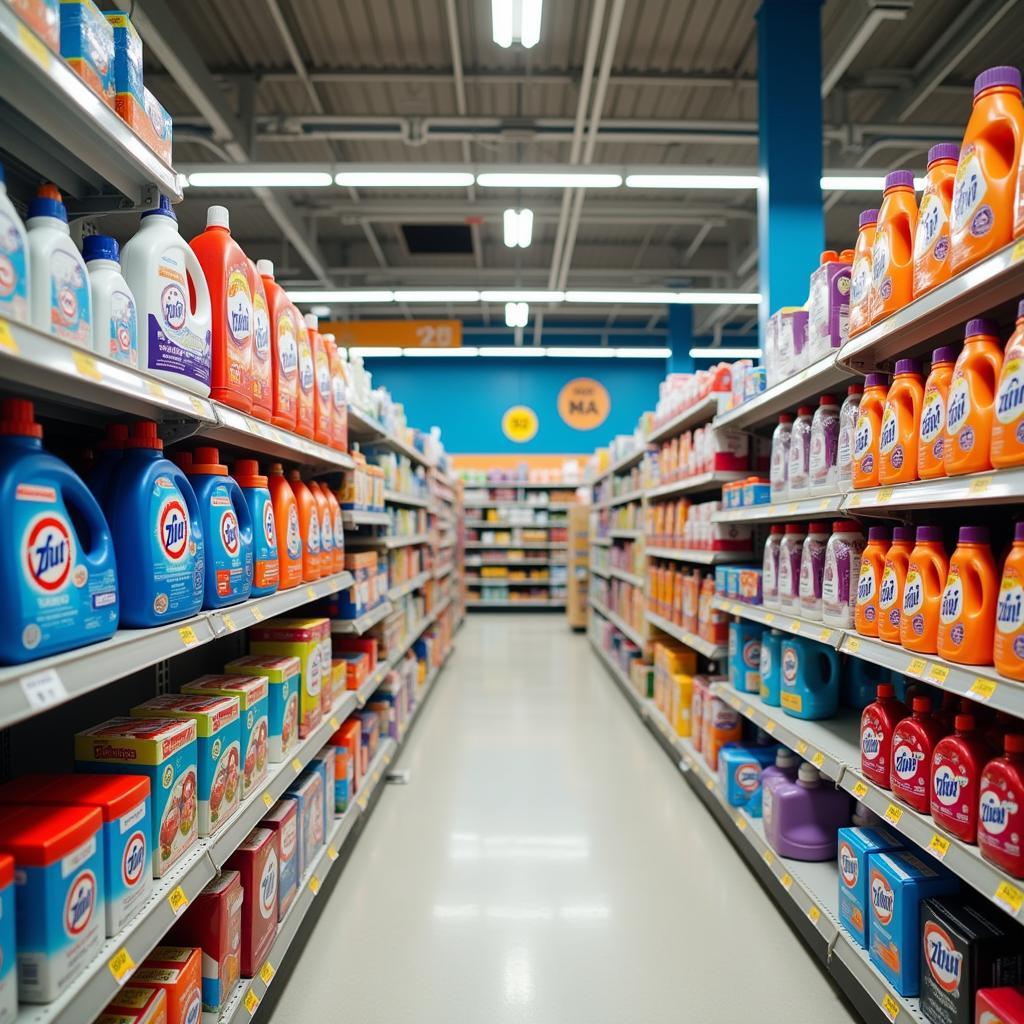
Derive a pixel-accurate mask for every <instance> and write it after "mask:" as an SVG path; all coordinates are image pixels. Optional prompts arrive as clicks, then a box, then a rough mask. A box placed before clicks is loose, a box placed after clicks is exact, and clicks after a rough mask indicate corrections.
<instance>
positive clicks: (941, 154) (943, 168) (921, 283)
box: [914, 142, 960, 299]
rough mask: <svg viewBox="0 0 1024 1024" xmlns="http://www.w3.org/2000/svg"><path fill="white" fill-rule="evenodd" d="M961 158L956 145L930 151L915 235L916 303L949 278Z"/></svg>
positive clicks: (941, 145) (944, 145)
mask: <svg viewBox="0 0 1024 1024" xmlns="http://www.w3.org/2000/svg"><path fill="white" fill-rule="evenodd" d="M959 156H960V147H959V146H958V145H957V144H956V143H955V142H940V143H939V144H938V145H937V146H932V148H931V149H929V150H928V174H927V176H926V177H925V185H924V194H923V195H922V196H921V208H920V210H918V214H917V232H916V233H915V235H914V298H915V299H916V298H917V297H918V296H919V295H924V293H925V292H927V291H931V289H932V288H934V287H935V286H936V285H937V284H942V282H943V281H945V280H946V279H947V278H948V277H949V208H950V205H951V204H952V202H953V179H954V178H955V177H956V162H957V159H958V158H959Z"/></svg>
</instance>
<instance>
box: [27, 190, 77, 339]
mask: <svg viewBox="0 0 1024 1024" xmlns="http://www.w3.org/2000/svg"><path fill="white" fill-rule="evenodd" d="M25 227H26V228H27V229H28V262H29V274H30V276H31V280H32V290H31V292H30V296H31V303H30V305H31V311H30V318H31V322H32V324H33V326H34V327H38V328H39V330H41V331H46V332H48V333H49V334H55V335H56V336H57V337H58V338H63V339H64V341H70V342H71V343H72V344H74V345H81V346H82V347H83V348H91V347H92V299H91V298H90V295H89V275H88V274H87V273H86V270H85V263H84V261H83V260H82V255H81V253H80V252H79V251H78V249H77V247H76V246H75V243H74V242H73V241H72V240H71V232H70V231H69V230H68V211H67V210H66V209H65V207H64V203H63V201H62V200H61V196H60V192H59V190H58V189H57V186H56V185H40V186H39V190H38V192H36V197H35V199H33V200H32V201H31V202H30V203H29V204H28V220H26V221H25Z"/></svg>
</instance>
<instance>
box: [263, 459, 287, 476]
mask: <svg viewBox="0 0 1024 1024" xmlns="http://www.w3.org/2000/svg"><path fill="white" fill-rule="evenodd" d="M267 473H268V475H270V476H284V466H282V465H281V463H280V462H272V463H271V464H270V465H269V466H267Z"/></svg>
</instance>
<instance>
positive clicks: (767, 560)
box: [761, 523, 784, 608]
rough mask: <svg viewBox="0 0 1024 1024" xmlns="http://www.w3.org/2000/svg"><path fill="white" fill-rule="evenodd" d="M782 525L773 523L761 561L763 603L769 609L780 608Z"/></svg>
mask: <svg viewBox="0 0 1024 1024" xmlns="http://www.w3.org/2000/svg"><path fill="white" fill-rule="evenodd" d="M783 529H784V527H783V525H782V523H773V524H772V526H771V528H770V530H769V532H768V539H767V540H766V541H765V542H764V557H763V558H762V560H761V603H762V604H764V605H765V606H766V607H768V608H778V606H779V554H780V548H781V546H782V533H783Z"/></svg>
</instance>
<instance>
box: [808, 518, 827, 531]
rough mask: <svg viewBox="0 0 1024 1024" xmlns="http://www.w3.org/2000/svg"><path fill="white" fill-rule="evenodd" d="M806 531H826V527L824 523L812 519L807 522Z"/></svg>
mask: <svg viewBox="0 0 1024 1024" xmlns="http://www.w3.org/2000/svg"><path fill="white" fill-rule="evenodd" d="M807 532H808V533H828V527H827V526H826V525H825V524H824V523H820V522H818V521H816V520H815V521H813V522H810V523H808V524H807Z"/></svg>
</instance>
